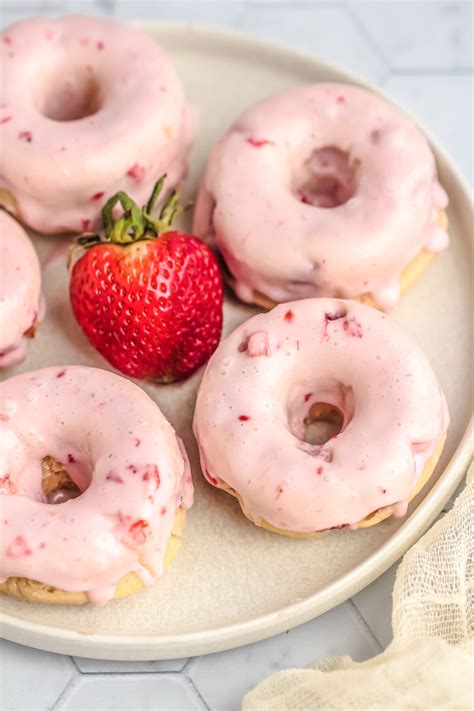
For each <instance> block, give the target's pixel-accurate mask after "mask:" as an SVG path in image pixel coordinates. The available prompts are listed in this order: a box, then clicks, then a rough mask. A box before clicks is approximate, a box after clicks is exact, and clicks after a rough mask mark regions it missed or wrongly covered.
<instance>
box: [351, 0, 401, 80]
mask: <svg viewBox="0 0 474 711" xmlns="http://www.w3.org/2000/svg"><path fill="white" fill-rule="evenodd" d="M344 10H345V12H346V15H347V17H348V18H349V20H350V21H351V22H352V25H353V27H354V29H356V30H357V32H358V33H359V36H360V37H361V39H362V40H364V42H365V43H366V45H367V46H368V47H370V48H371V49H372V51H373V52H374V54H375V55H376V56H377V58H378V59H379V61H381V62H382V64H383V65H384V67H385V69H387V70H388V71H390V70H391V68H392V67H391V65H390V62H389V61H388V58H387V57H386V56H385V54H384V52H383V50H382V49H381V48H380V47H379V45H378V42H376V41H375V40H374V38H373V37H372V35H371V34H370V32H369V31H368V30H367V28H366V26H365V25H364V23H363V22H362V21H361V19H360V18H359V17H358V16H357V14H356V13H355V12H354V11H353V9H352V6H351V3H350V2H348V3H346V5H345V7H344Z"/></svg>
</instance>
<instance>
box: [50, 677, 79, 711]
mask: <svg viewBox="0 0 474 711" xmlns="http://www.w3.org/2000/svg"><path fill="white" fill-rule="evenodd" d="M80 680H81V675H80V674H74V675H73V676H72V678H71V679H69V681H68V683H67V684H66V686H65V687H64V689H63V690H62V691H61V693H60V694H59V695H58V697H57V699H56V701H55V702H54V704H52V705H51V707H50V711H59V709H60V708H61V707H62V704H63V701H65V700H66V699H67V698H70V696H71V694H72V692H73V691H74V689H75V688H76V687H77V686H78V685H79V682H80Z"/></svg>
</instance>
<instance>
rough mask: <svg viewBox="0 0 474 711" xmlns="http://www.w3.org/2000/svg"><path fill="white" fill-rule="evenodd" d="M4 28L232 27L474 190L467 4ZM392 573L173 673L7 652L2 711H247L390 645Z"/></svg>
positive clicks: (166, 13) (278, 8)
mask: <svg viewBox="0 0 474 711" xmlns="http://www.w3.org/2000/svg"><path fill="white" fill-rule="evenodd" d="M0 6H1V24H2V25H3V26H5V25H8V24H10V22H13V21H15V20H17V19H20V18H21V17H26V16H29V15H32V14H53V15H54V14H62V13H64V12H88V13H97V14H102V15H107V16H111V17H117V18H121V19H126V18H134V19H173V20H184V21H193V22H201V23H206V24H214V25H219V24H220V25H224V26H227V27H232V28H234V29H237V30H240V31H244V32H246V33H249V34H254V35H256V36H261V37H266V38H268V39H274V40H277V41H279V42H280V43H284V44H287V45H289V46H293V47H295V48H297V49H303V50H306V51H309V52H313V53H314V54H317V55H319V56H321V57H322V58H324V59H330V60H333V61H335V62H337V63H339V64H341V65H343V66H345V67H347V68H348V69H350V70H352V71H353V72H355V73H358V74H360V75H361V77H362V78H365V79H368V80H369V81H372V82H374V83H376V84H378V85H379V86H381V87H383V88H384V89H385V90H387V91H388V92H389V93H391V94H392V95H393V96H394V97H395V98H397V99H399V100H400V101H401V102H402V103H403V104H405V106H406V107H407V108H408V109H410V110H411V111H412V112H413V113H414V114H415V115H417V116H418V117H419V118H420V119H421V120H422V121H423V122H425V123H426V125H427V126H428V127H429V128H430V129H431V130H432V132H433V133H434V134H435V136H436V137H437V138H439V139H440V140H441V142H442V143H444V145H445V146H446V147H447V149H448V150H449V151H450V153H451V154H452V156H453V157H454V158H455V160H456V161H457V163H458V165H459V166H460V168H461V170H462V171H463V172H464V174H465V175H466V176H467V178H468V179H469V180H472V150H473V147H472V133H473V132H472V126H473V106H472V101H473V54H472V21H473V17H472V15H473V5H472V3H471V2H453V1H450V2H447V1H446V2H442V1H437V0H432V1H431V2H418V1H416V0H406V1H396V0H395V1H393V2H392V1H390V2H384V1H383V0H378V1H375V0H374V1H372V2H318V1H316V0H307V1H306V2H299V1H293V2H290V1H280V2H272V1H270V0H260V1H253V2H252V1H250V0H247V1H246V2H233V1H232V0H221V1H220V2H205V1H202V0H193V1H192V2H181V1H179V0H174V1H173V2H172V1H170V0H169V1H167V2H160V1H156V0H148V2H143V1H142V0H95V1H94V0H83V1H82V2H80V1H76V0H71V1H69V2H66V1H61V0H44V1H43V2H38V1H35V0H3V1H2V2H0ZM393 581H394V569H392V570H390V571H388V572H387V573H386V574H385V575H383V576H382V577H381V578H380V579H379V580H378V581H376V582H375V583H373V584H372V585H371V586H369V587H368V588H367V589H366V590H364V591H363V592H361V593H359V594H358V595H357V596H356V597H354V598H353V599H352V600H350V601H348V602H346V603H344V604H343V605H340V606H339V607H337V608H335V609H334V610H332V611H330V612H328V613H326V614H325V615H323V616H321V617H319V618H317V619H316V620H313V621H312V622H309V623H307V624H306V625H303V626H301V627H299V628H297V629H295V630H292V631H290V632H288V633H287V634H282V635H279V636H277V637H273V638H271V639H268V640H265V641H263V642H259V643H256V644H252V645H249V646H247V647H243V648H240V649H236V650H232V651H229V652H222V653H219V654H214V655H210V656H207V657H198V658H195V659H190V660H186V659H183V660H173V661H169V662H137V663H132V662H130V663H128V662H98V661H93V660H86V659H79V658H75V659H71V658H68V657H61V656H58V655H53V654H48V653H45V652H39V651H36V650H30V649H27V648H25V647H20V646H19V645H15V644H12V643H10V642H1V643H0V681H1V686H0V689H1V691H0V708H1V709H2V711H16V710H18V711H27V710H29V709H31V710H34V711H46V710H47V709H54V710H56V709H58V710H61V711H62V710H71V711H72V710H73V709H74V710H77V711H88V710H91V711H92V710H94V711H96V710H97V711H99V710H100V711H102V710H105V709H115V710H117V711H120V710H121V709H124V710H125V709H127V710H129V709H130V710H131V709H134V710H135V709H136V710H137V711H142V710H143V711H145V710H146V709H154V710H156V711H165V710H166V711H168V709H170V710H171V709H180V710H186V711H187V710H188V709H190V710H191V709H207V708H209V709H212V711H233V710H234V709H238V708H240V702H241V698H242V696H243V694H244V693H245V692H246V691H248V690H249V689H250V688H252V687H253V686H255V684H257V683H258V682H259V681H261V680H262V679H263V678H264V677H266V676H267V675H268V674H271V673H273V672H274V671H276V670H279V669H283V668H287V667H291V666H305V665H308V664H310V663H312V662H314V661H315V660H317V659H320V658H324V657H328V656H333V655H341V654H348V655H350V656H352V657H353V658H355V659H358V660H362V659H366V658H368V657H371V656H373V655H375V654H377V653H379V652H380V651H381V650H382V649H383V648H384V647H385V646H386V645H387V644H388V643H389V641H390V638H391V629H390V611H391V590H392V587H393Z"/></svg>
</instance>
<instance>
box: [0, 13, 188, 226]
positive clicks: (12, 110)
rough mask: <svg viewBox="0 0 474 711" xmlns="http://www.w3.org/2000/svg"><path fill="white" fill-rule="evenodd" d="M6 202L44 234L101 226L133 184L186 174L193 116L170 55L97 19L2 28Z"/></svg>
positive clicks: (136, 194) (2, 190) (137, 192)
mask: <svg viewBox="0 0 474 711" xmlns="http://www.w3.org/2000/svg"><path fill="white" fill-rule="evenodd" d="M0 62H1V64H2V67H3V73H2V102H1V109H0V143H1V145H2V152H3V154H2V168H1V175H0V203H1V204H3V205H5V206H6V207H7V209H8V210H10V211H11V212H13V213H14V214H15V215H16V216H17V217H18V218H19V219H20V220H21V221H22V222H24V223H25V224H27V225H29V226H30V227H32V228H34V229H35V230H38V231H39V232H45V233H54V232H65V231H69V232H85V231H90V230H93V229H96V228H97V226H98V220H99V215H100V207H101V205H102V204H103V202H104V201H105V200H106V199H107V198H108V197H110V196H111V195H113V194H115V193H116V192H117V191H118V190H125V191H126V192H127V193H128V194H129V195H130V196H131V197H132V198H133V199H134V200H135V201H137V202H138V204H145V203H146V201H147V196H148V195H149V194H150V193H151V190H152V187H153V185H154V183H155V181H156V180H157V179H158V178H159V177H160V176H161V175H163V174H164V173H167V175H168V178H167V186H172V185H175V184H176V183H177V182H178V181H179V180H180V179H181V178H182V177H183V175H184V173H185V167H186V153H187V151H188V149H189V145H190V142H191V137H192V132H193V123H194V114H193V112H192V111H191V109H190V107H189V106H188V104H187V103H186V101H185V98H184V94H183V89H182V86H181V82H180V80H179V78H178V76H177V74H176V71H175V69H174V66H173V64H172V63H171V61H170V59H169V58H168V57H167V55H166V54H165V53H164V52H163V51H162V50H161V49H160V48H159V47H158V46H157V44H156V43H155V42H154V41H153V40H152V39H151V38H150V37H148V36H147V35H145V34H143V33H142V32H140V31H139V30H136V29H134V28H132V27H130V26H126V25H122V24H119V23H117V22H114V21H112V20H108V19H103V18H99V17H85V16H80V15H68V16H65V17H63V18H61V19H58V20H50V19H40V18H34V19H29V20H24V21H21V22H18V23H16V24H14V25H12V26H11V27H9V28H7V29H6V30H5V31H4V32H3V33H2V34H1V41H0Z"/></svg>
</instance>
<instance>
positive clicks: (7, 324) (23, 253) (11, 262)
mask: <svg viewBox="0 0 474 711" xmlns="http://www.w3.org/2000/svg"><path fill="white" fill-rule="evenodd" d="M43 315H44V300H43V297H42V295H41V268H40V264H39V261H38V257H37V256H36V252H35V250H34V247H33V245H32V244H31V240H30V238H29V237H28V235H27V234H26V232H25V231H24V230H23V229H22V228H21V227H20V225H19V224H18V223H17V222H16V221H15V220H14V219H13V218H12V217H10V216H9V215H8V214H7V213H6V212H4V211H3V210H0V368H7V367H8V366H10V365H14V364H15V363H19V362H20V361H22V360H23V359H24V357H25V356H26V349H27V341H28V339H29V338H33V336H34V335H35V332H36V329H37V327H38V325H39V322H40V321H41V319H42V318H43Z"/></svg>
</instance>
